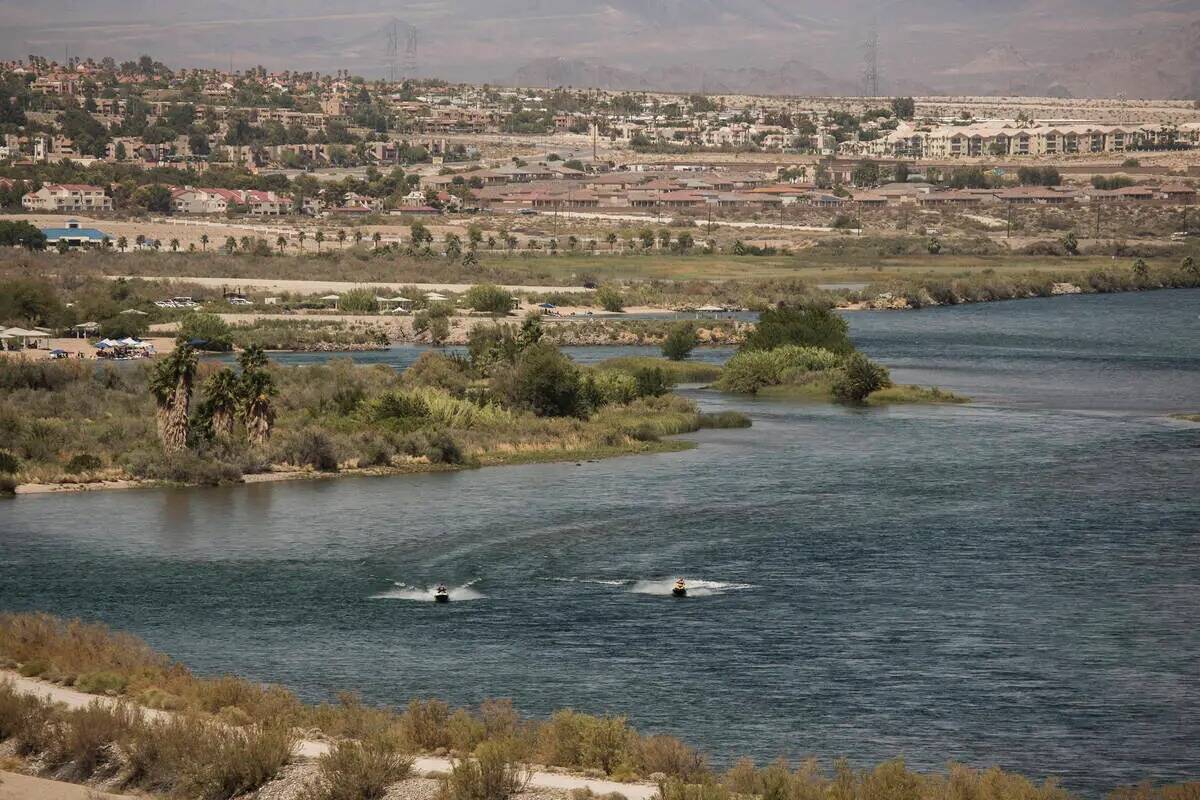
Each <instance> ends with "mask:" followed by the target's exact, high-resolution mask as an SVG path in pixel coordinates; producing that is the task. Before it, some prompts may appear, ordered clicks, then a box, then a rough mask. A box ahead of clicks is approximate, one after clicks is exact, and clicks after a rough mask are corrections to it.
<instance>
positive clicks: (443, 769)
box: [0, 670, 658, 800]
mask: <svg viewBox="0 0 1200 800" xmlns="http://www.w3.org/2000/svg"><path fill="white" fill-rule="evenodd" d="M0 681H12V683H13V686H14V687H15V688H16V690H17V691H19V692H21V693H23V694H28V695H33V696H35V697H48V698H50V700H52V701H54V702H56V703H62V704H63V705H65V706H67V707H68V708H84V707H86V706H88V705H90V704H91V703H92V702H94V701H97V700H98V701H100V702H101V703H108V704H116V703H118V702H121V701H122V700H123V698H116V697H104V696H100V695H94V694H86V693H84V692H79V691H76V690H74V689H68V688H66V687H65V686H59V685H57V684H53V683H49V682H47V681H43V680H38V679H36V678H26V677H24V676H23V675H21V674H20V673H18V672H15V671H13V670H0ZM142 712H143V713H144V714H146V715H147V716H150V717H153V718H162V717H165V716H169V715H170V713H171V712H169V711H158V710H156V709H150V708H143V709H142ZM328 752H329V743H328V742H321V741H317V740H314V739H301V740H300V741H299V742H297V744H296V750H295V754H296V756H297V757H298V758H319V757H320V756H323V755H325V754H326V753H328ZM452 767H453V763H452V762H451V761H450V759H448V758H433V757H427V756H422V757H419V758H417V759H415V760H414V761H413V771H414V772H415V773H416V774H418V775H422V776H429V775H431V774H444V773H447V772H449V771H450V769H451V768H452ZM49 783H55V782H53V781H49ZM66 785H67V786H73V784H66ZM529 787H530V788H531V789H550V790H555V791H563V792H569V791H571V790H573V789H590V790H591V791H592V792H593V793H595V794H600V795H603V794H609V793H612V792H619V793H620V794H622V795H624V796H625V797H626V798H628V800H652V798H654V797H656V796H657V795H658V787H656V786H654V785H652V784H645V783H617V782H616V781H606V780H597V779H594V778H582V777H578V776H575V775H564V774H560V773H557V772H545V771H540V770H539V771H535V772H533V773H532V775H531V777H530V779H529ZM78 788H80V789H85V790H86V788H87V787H78ZM12 797H13V798H18V797H20V798H27V797H38V798H40V797H41V796H40V795H36V794H35V795H22V794H15V795H12ZM45 797H46V799H47V800H59V798H61V800H75V799H76V797H79V798H86V797H88V795H87V794H86V793H83V794H79V795H72V794H70V793H69V792H67V793H64V794H61V795H54V794H47V795H45ZM101 797H118V796H117V795H101ZM0 800H8V796H6V795H5V794H4V788H3V785H2V784H0Z"/></svg>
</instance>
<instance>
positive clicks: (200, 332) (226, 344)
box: [179, 311, 233, 351]
mask: <svg viewBox="0 0 1200 800" xmlns="http://www.w3.org/2000/svg"><path fill="white" fill-rule="evenodd" d="M179 337H180V338H181V339H183V340H184V341H188V342H195V346H196V347H197V348H199V349H201V350H215V351H226V350H231V349H233V330H232V329H231V328H230V327H229V323H227V322H226V321H225V320H223V319H221V318H220V317H218V316H217V315H216V314H206V313H202V312H199V311H193V312H192V313H190V314H188V315H187V316H186V317H184V318H183V319H182V320H181V321H180V323H179Z"/></svg>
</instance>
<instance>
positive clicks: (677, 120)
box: [0, 55, 1200, 217]
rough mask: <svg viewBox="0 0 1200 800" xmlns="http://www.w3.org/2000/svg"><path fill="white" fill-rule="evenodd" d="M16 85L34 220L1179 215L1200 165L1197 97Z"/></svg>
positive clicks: (156, 82)
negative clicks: (804, 213) (1043, 208)
mask: <svg viewBox="0 0 1200 800" xmlns="http://www.w3.org/2000/svg"><path fill="white" fill-rule="evenodd" d="M0 83H2V87H3V89H2V91H0V131H3V133H2V142H3V144H2V145H0V176H2V177H0V204H2V205H3V206H4V207H5V208H9V209H14V208H15V209H23V210H25V211H27V212H63V213H75V214H80V213H91V212H112V211H122V210H134V211H137V210H145V211H150V212H155V213H162V214H185V215H222V216H229V215H241V214H245V215H252V216H285V215H308V216H314V217H316V216H327V215H340V216H344V217H355V216H358V217H365V216H369V215H372V214H379V213H387V212H392V211H396V212H402V213H414V214H437V213H443V212H455V211H463V210H467V211H471V210H483V209H491V210H497V211H505V210H508V211H515V212H525V213H533V212H537V211H540V210H553V211H570V210H575V211H587V212H599V213H604V212H617V213H620V212H624V211H631V212H634V213H645V212H651V213H662V212H663V211H664V210H668V209H669V210H674V211H682V212H684V213H694V214H701V215H705V214H707V215H713V214H716V215H718V216H720V215H730V214H732V215H735V216H736V215H737V214H738V213H739V212H747V213H749V214H756V213H763V212H771V211H772V210H776V213H778V211H779V210H781V209H784V208H788V207H797V208H798V207H801V206H811V207H815V208H824V209H841V208H846V207H864V208H866V207H872V206H887V205H892V204H908V205H915V206H921V207H924V206H964V207H969V206H980V205H985V204H1004V203H1010V204H1069V203H1157V204H1172V205H1174V204H1191V203H1194V202H1195V199H1196V190H1195V188H1194V187H1193V186H1192V185H1191V184H1190V183H1189V182H1188V181H1189V179H1191V180H1194V179H1197V178H1200V171H1198V168H1197V167H1196V166H1191V165H1188V164H1187V163H1186V154H1187V153H1188V152H1189V151H1195V150H1196V149H1197V148H1200V109H1197V107H1196V106H1197V105H1198V104H1197V103H1189V102H1185V101H1158V102H1156V103H1154V104H1146V103H1143V104H1141V105H1142V106H1145V107H1144V108H1141V107H1139V104H1138V103H1122V102H1121V101H1103V102H1096V103H1093V104H1091V105H1092V108H1091V109H1090V110H1091V111H1094V112H1095V113H1094V114H1093V116H1094V117H1095V118H1094V119H1081V118H1080V116H1081V114H1080V111H1084V112H1086V111H1088V110H1089V109H1087V108H1082V109H1081V108H1080V107H1078V106H1081V105H1082V106H1086V105H1088V104H1087V103H1086V102H1080V103H1077V104H1076V107H1067V106H1058V105H1056V104H1055V101H1053V100H1052V99H1047V100H1044V101H1042V106H1043V108H1038V107H1037V104H1031V103H1029V102H1028V101H1022V102H1020V103H1013V104H1012V105H1011V108H1019V109H1020V110H1019V111H1018V113H1016V114H1014V115H1013V116H1011V117H1002V116H997V114H996V113H995V112H996V111H1000V110H1003V109H1004V108H1005V106H1004V104H1003V101H1001V100H998V99H988V100H985V99H981V98H975V99H974V102H972V99H970V98H961V99H958V101H951V100H947V99H945V98H916V99H914V98H909V97H898V98H808V99H805V98H784V97H751V96H729V97H725V96H705V95H696V94H693V95H667V94H660V93H630V92H610V91H600V90H589V89H573V88H570V87H557V88H545V89H529V88H524V89H522V88H501V87H492V86H486V85H485V86H470V85H452V84H448V83H445V82H442V81H437V80H420V81H415V80H398V81H367V80H364V79H362V78H360V77H357V76H353V75H350V74H348V73H346V72H338V73H335V74H320V73H315V72H291V71H283V72H268V71H267V70H265V69H262V68H253V69H249V70H244V71H222V70H212V69H187V68H170V67H168V66H166V65H165V64H163V63H162V62H161V61H158V60H156V59H154V58H153V57H151V56H148V55H147V56H143V57H141V58H140V59H139V60H137V61H128V62H125V63H117V62H115V61H114V60H112V59H103V60H100V61H94V60H91V59H85V60H77V59H71V60H70V61H68V62H67V63H58V62H56V61H52V60H48V59H45V58H41V57H35V56H30V57H29V58H27V59H24V60H20V61H12V62H6V63H3V64H0ZM972 105H974V106H975V107H976V108H975V110H972ZM1039 111H1046V112H1049V113H1055V112H1057V114H1056V116H1053V117H1051V116H1045V115H1043V114H1041V113H1038V112H1039ZM988 112H991V113H988ZM1139 114H1144V118H1141V119H1138V115H1139ZM1181 155H1183V156H1185V159H1184V161H1183V162H1180V161H1179V160H1178V159H1179V156H1181ZM1160 158H1161V161H1157V160H1156V159H1160ZM1146 159H1149V161H1146ZM1045 164H1050V165H1053V168H1052V169H1046V168H1044V167H1043V166H1041V165H1045ZM1026 165H1027V166H1026ZM103 167H110V168H114V169H117V170H118V172H112V170H111V169H110V170H109V172H106V173H101V172H100V169H101V168H103ZM1135 167H1136V169H1135ZM102 174H103V176H105V177H107V178H108V180H106V181H101V180H98V179H96V178H97V177H99V176H101V175H102ZM1072 174H1075V175H1077V176H1081V177H1082V180H1081V181H1079V182H1074V181H1070V180H1068V181H1064V180H1063V177H1064V176H1068V177H1069V176H1071V175H1072ZM89 178H90V179H89ZM332 182H336V185H334V184H333V183H332Z"/></svg>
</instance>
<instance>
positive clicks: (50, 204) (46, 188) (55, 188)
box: [21, 183, 113, 211]
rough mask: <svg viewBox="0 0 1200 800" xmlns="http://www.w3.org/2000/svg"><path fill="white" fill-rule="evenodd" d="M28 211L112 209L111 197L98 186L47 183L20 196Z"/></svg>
mask: <svg viewBox="0 0 1200 800" xmlns="http://www.w3.org/2000/svg"><path fill="white" fill-rule="evenodd" d="M21 205H22V206H23V207H24V208H25V209H26V210H28V211H112V207H113V203H112V198H111V197H109V196H108V195H107V194H105V193H104V189H102V188H100V187H99V186H89V185H87V184H83V183H47V184H45V185H43V186H42V188H41V189H38V190H37V191H36V192H29V193H28V194H26V195H25V196H24V197H22V198H21Z"/></svg>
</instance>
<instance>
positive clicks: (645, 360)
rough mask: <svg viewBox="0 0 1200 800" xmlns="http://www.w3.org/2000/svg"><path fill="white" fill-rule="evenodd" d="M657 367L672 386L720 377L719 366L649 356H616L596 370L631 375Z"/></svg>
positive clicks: (708, 380)
mask: <svg viewBox="0 0 1200 800" xmlns="http://www.w3.org/2000/svg"><path fill="white" fill-rule="evenodd" d="M649 367H657V368H658V369H661V370H662V371H663V372H665V373H666V375H667V377H668V378H669V379H670V381H671V383H673V384H680V383H709V382H711V381H715V380H716V379H717V378H719V377H721V365H720V364H711V363H708V362H703V361H670V360H668V359H664V358H653V357H651V356H617V357H615V358H609V359H606V360H604V361H601V362H600V363H599V364H597V365H596V369H598V370H617V371H620V372H625V373H627V374H629V375H633V374H634V373H635V372H637V371H638V370H642V369H647V368H649Z"/></svg>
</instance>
